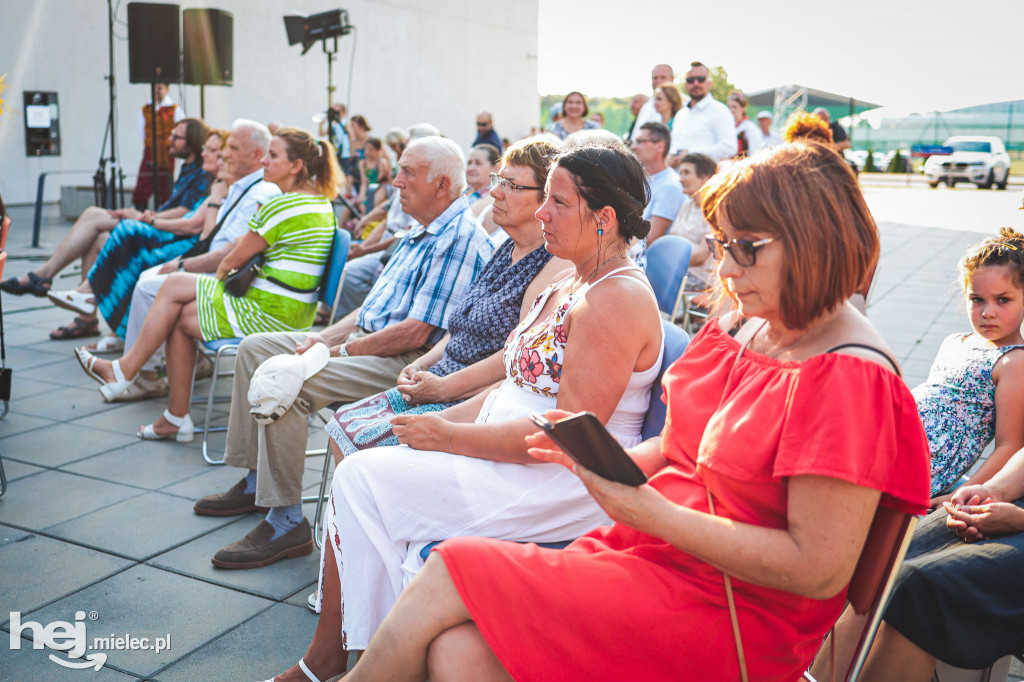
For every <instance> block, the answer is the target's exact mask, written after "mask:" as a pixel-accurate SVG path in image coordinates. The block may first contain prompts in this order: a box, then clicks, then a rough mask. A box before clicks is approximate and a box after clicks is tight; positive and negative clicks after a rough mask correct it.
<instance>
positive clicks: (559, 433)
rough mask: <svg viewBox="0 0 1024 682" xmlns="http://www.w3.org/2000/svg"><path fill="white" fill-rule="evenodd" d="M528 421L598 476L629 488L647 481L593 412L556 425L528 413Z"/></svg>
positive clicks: (558, 422)
mask: <svg viewBox="0 0 1024 682" xmlns="http://www.w3.org/2000/svg"><path fill="white" fill-rule="evenodd" d="M530 420H531V421H533V423H534V424H536V425H537V426H539V427H540V428H542V429H544V431H545V432H546V433H547V434H548V437H549V438H551V440H552V441H554V443H555V445H557V446H558V447H560V448H561V449H562V451H563V452H565V454H567V455H569V457H571V458H572V459H573V461H574V462H576V463H577V464H579V465H581V466H583V467H586V468H587V469H590V470H591V471H593V472H594V473H595V474H597V475H598V476H601V477H602V478H607V479H608V480H610V481H615V482H617V483H622V484H624V485H632V486H638V485H643V484H644V483H646V482H647V476H645V475H644V472H643V471H641V470H640V467H638V466H637V465H636V462H634V461H633V460H632V458H630V456H629V455H627V454H626V451H625V450H623V449H622V446H621V445H619V442H618V441H617V440H615V438H614V437H613V436H612V434H610V433H608V429H606V428H605V427H604V424H602V423H601V422H600V420H599V419H598V418H597V417H596V416H594V413H593V412H580V413H579V414H574V415H572V416H569V417H566V418H564V419H559V420H558V421H556V422H550V421H548V420H547V419H546V418H545V417H543V416H541V415H539V414H532V415H530Z"/></svg>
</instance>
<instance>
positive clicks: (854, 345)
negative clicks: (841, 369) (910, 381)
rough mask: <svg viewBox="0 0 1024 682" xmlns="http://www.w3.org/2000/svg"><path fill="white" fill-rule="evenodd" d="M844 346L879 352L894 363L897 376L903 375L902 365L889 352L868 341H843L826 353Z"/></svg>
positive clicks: (890, 362) (889, 361) (891, 363)
mask: <svg viewBox="0 0 1024 682" xmlns="http://www.w3.org/2000/svg"><path fill="white" fill-rule="evenodd" d="M843 348H861V349H863V350H869V351H872V352H874V353H878V354H879V355H881V356H882V357H883V358H885V361H886V362H888V363H889V364H890V365H892V368H893V369H894V370H896V376H898V377H900V378H902V377H903V372H901V371H900V366H899V365H897V364H896V361H895V360H893V359H892V358H890V357H889V355H888V354H887V353H885V352H884V351H881V350H879V349H877V348H875V347H874V346H869V345H867V344H866V343H842V344H839V345H838V346H835V347H834V348H829V349H828V350H827V351H825V352H826V353H835V352H836V351H837V350H842V349H843Z"/></svg>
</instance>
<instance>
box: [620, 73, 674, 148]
mask: <svg viewBox="0 0 1024 682" xmlns="http://www.w3.org/2000/svg"><path fill="white" fill-rule="evenodd" d="M673 78H675V72H674V71H673V70H672V67H671V66H669V65H668V64H658V65H656V66H655V67H654V68H653V69H651V92H654V91H655V90H657V89H658V86H659V85H662V84H664V83H671V82H672V79H673ZM651 122H657V123H660V122H661V114H659V113H658V112H657V111H655V110H654V97H653V96H652V97H651V98H650V99H648V100H647V101H646V102H644V105H643V106H642V107H640V111H639V113H637V115H636V121H635V122H634V123H633V129H632V130H631V131H630V136H629V139H630V140H635V139H636V136H637V135H639V134H640V128H641V126H643V124H645V123H651Z"/></svg>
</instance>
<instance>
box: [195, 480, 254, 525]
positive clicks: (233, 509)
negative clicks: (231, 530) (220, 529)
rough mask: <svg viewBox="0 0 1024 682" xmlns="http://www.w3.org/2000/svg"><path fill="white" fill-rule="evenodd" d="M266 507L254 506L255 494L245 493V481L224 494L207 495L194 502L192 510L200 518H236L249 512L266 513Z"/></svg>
mask: <svg viewBox="0 0 1024 682" xmlns="http://www.w3.org/2000/svg"><path fill="white" fill-rule="evenodd" d="M267 509H268V508H267V507H257V506H256V493H249V494H248V495H246V493H245V479H244V478H243V479H242V480H241V481H239V482H238V483H236V484H234V485H233V486H231V489H230V490H228V491H227V492H226V493H217V494H216V495H207V496H206V497H204V498H202V499H200V500H199V501H198V502H196V504H195V506H194V507H192V510H193V511H195V513H196V514H199V515H200V516H238V515H239V514H248V513H249V512H254V511H258V512H262V513H264V514H265V513H266V512H267Z"/></svg>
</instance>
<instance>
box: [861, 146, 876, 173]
mask: <svg viewBox="0 0 1024 682" xmlns="http://www.w3.org/2000/svg"><path fill="white" fill-rule="evenodd" d="M860 170H861V172H862V173H877V172H878V168H877V167H876V166H875V150H874V149H872V148H871V147H868V155H867V157H866V158H865V159H864V167H863V168H861V169H860Z"/></svg>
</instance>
